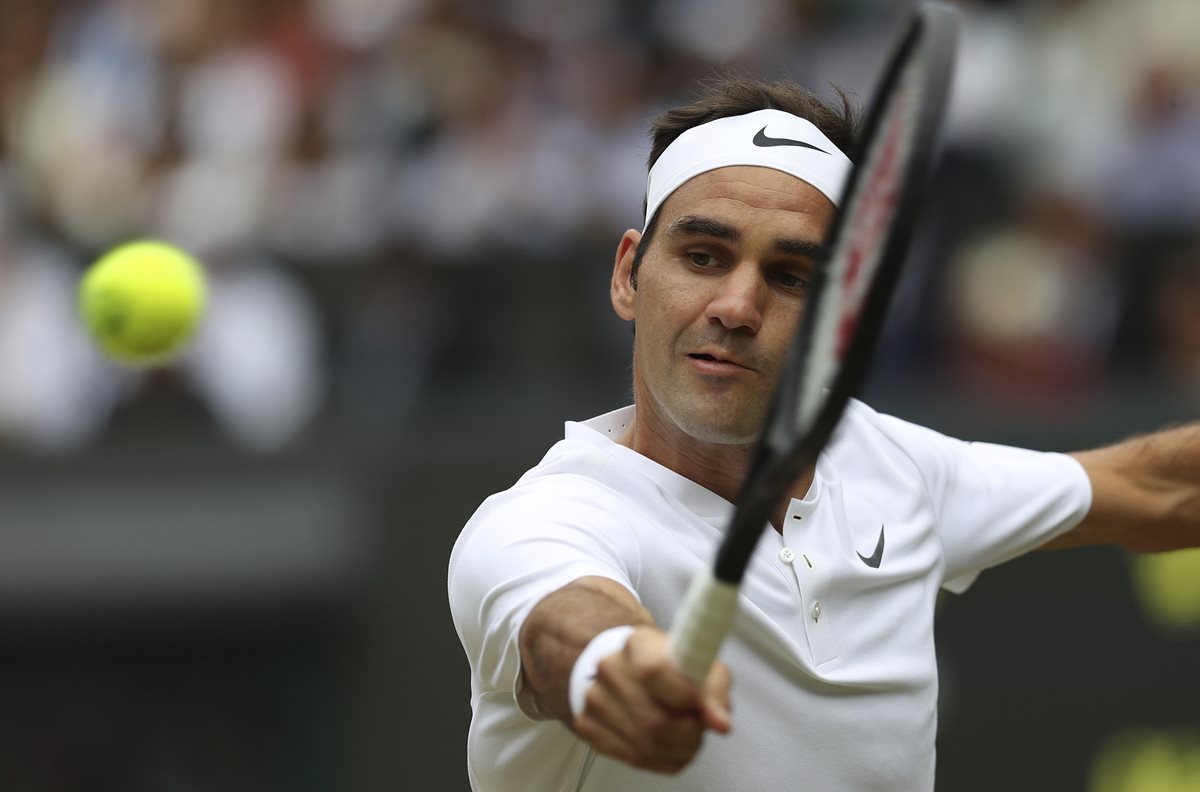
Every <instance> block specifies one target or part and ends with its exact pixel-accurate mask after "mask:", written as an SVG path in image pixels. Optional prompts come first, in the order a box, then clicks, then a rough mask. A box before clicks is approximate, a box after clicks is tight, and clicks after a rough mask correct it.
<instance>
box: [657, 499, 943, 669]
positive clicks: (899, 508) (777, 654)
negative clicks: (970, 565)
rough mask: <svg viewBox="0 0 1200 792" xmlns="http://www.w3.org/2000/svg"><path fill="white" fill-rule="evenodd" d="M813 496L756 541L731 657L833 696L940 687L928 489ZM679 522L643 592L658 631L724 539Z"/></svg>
mask: <svg viewBox="0 0 1200 792" xmlns="http://www.w3.org/2000/svg"><path fill="white" fill-rule="evenodd" d="M815 489H816V490H817V491H816V492H814V493H810V496H811V497H810V498H808V499H806V500H803V501H800V500H793V501H792V502H791V503H790V504H789V506H788V509H787V512H786V514H785V517H784V522H783V525H782V526H781V527H782V531H776V530H767V531H766V532H764V534H763V536H762V537H761V539H760V540H759V544H758V546H757V548H756V551H755V555H754V558H753V559H752V561H751V564H750V567H749V568H748V570H747V573H746V577H745V580H744V582H743V585H742V592H741V599H740V604H739V612H738V617H737V620H736V623H735V627H734V632H733V634H732V635H731V636H730V639H729V640H730V642H731V643H733V644H736V648H734V649H732V651H735V652H738V651H741V650H743V649H744V650H749V651H751V652H752V653H754V654H758V655H761V656H764V657H767V658H770V660H771V662H772V663H773V664H775V665H777V666H780V667H790V668H792V669H794V670H795V671H797V672H798V673H800V674H802V675H804V676H805V677H808V678H811V679H814V680H819V681H822V682H825V683H829V684H833V685H838V686H850V687H856V688H857V687H870V688H872V689H891V690H904V689H910V690H911V689H913V688H928V687H931V686H933V685H934V684H935V679H936V668H935V662H934V641H933V609H934V604H935V601H936V596H937V592H938V588H939V586H940V584H941V577H942V574H941V573H942V556H941V545H940V542H939V540H938V538H937V533H936V530H935V528H936V526H935V516H934V514H933V513H932V511H931V509H930V508H929V505H928V503H927V502H926V500H925V498H924V497H923V492H924V491H923V489H922V488H920V487H919V486H916V487H900V488H897V487H896V486H895V482H878V483H874V484H872V483H867V484H863V485H855V486H849V487H847V486H843V485H841V484H839V483H836V482H830V481H828V480H822V482H821V486H820V487H819V488H815ZM675 506H676V507H678V506H679V505H678V504H675ZM672 511H673V512H674V514H675V517H674V518H673V519H672V520H671V523H672V524H671V525H670V526H669V527H668V529H667V530H665V531H662V532H656V533H655V534H654V535H653V536H650V537H647V539H646V545H647V547H646V557H644V559H643V573H642V580H641V581H639V592H640V593H641V595H642V598H643V602H644V603H645V604H646V605H647V607H649V608H650V610H651V611H652V612H653V613H654V615H655V618H656V619H657V620H658V621H659V623H660V624H670V622H671V619H672V617H673V614H674V610H675V608H676V607H677V603H678V599H679V594H680V592H682V591H683V589H684V588H685V587H686V585H687V582H688V581H689V580H690V578H691V575H692V574H694V573H695V572H696V570H698V569H701V568H703V567H705V566H707V565H708V564H710V563H711V559H712V557H713V555H714V553H715V552H716V547H717V545H718V543H719V541H720V537H721V532H722V530H723V524H721V522H719V521H717V520H713V519H711V518H710V519H702V518H700V517H698V516H696V515H694V514H692V513H690V512H688V511H687V509H685V508H675V509H672Z"/></svg>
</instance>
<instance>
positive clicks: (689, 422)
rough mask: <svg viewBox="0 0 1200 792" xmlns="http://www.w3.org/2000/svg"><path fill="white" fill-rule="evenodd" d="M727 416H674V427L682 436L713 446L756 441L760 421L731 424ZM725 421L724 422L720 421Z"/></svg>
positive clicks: (746, 443)
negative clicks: (678, 429) (677, 428)
mask: <svg viewBox="0 0 1200 792" xmlns="http://www.w3.org/2000/svg"><path fill="white" fill-rule="evenodd" d="M728 417H729V416H728V415H727V414H722V415H719V416H708V415H705V416H699V415H689V416H674V418H675V425H676V426H678V427H679V428H680V429H681V430H682V431H683V433H684V434H686V435H687V436H688V437H691V438H693V439H696V440H699V441H700V442H702V443H713V444H714V445H751V444H752V443H754V442H755V441H757V440H758V436H759V434H760V433H761V431H762V421H761V420H758V421H738V422H736V423H731V422H729V421H728ZM722 419H725V420H722Z"/></svg>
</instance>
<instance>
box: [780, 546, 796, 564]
mask: <svg viewBox="0 0 1200 792" xmlns="http://www.w3.org/2000/svg"><path fill="white" fill-rule="evenodd" d="M779 560H780V561H782V562H783V563H785V564H790V563H792V562H793V561H795V560H796V554H795V553H794V552H792V548H790V547H785V548H783V549H782V550H780V551H779Z"/></svg>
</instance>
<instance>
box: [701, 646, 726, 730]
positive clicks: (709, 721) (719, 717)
mask: <svg viewBox="0 0 1200 792" xmlns="http://www.w3.org/2000/svg"><path fill="white" fill-rule="evenodd" d="M732 685H733V677H732V676H731V675H730V673H729V666H727V665H725V664H724V663H722V662H719V661H718V662H716V663H713V667H712V669H710V670H709V672H708V678H707V679H705V680H704V690H703V691H701V695H700V713H701V715H702V717H703V719H704V725H705V726H706V727H707V728H709V729H712V730H713V731H717V732H720V733H722V734H727V733H728V732H729V730H730V728H732V725H731V722H730V714H729V710H730V700H729V690H730V688H731V687H732Z"/></svg>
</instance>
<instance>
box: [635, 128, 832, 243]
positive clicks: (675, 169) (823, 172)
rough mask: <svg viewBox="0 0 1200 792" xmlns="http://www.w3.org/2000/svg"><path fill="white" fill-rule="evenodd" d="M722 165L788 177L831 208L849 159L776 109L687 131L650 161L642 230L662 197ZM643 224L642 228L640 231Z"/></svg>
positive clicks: (814, 131)
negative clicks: (760, 168)
mask: <svg viewBox="0 0 1200 792" xmlns="http://www.w3.org/2000/svg"><path fill="white" fill-rule="evenodd" d="M728 165H761V166H763V167H764V168H774V169H775V170H778V171H783V172H784V173H790V174H791V175H793V176H795V177H796V178H797V179H802V180H804V181H806V182H808V183H809V184H811V185H812V186H813V187H815V188H817V189H818V190H820V191H821V192H822V193H823V194H824V195H825V197H827V198H828V199H829V200H830V201H832V202H833V205H834V206H837V203H838V201H840V200H841V197H842V185H843V184H845V181H846V177H847V176H848V175H849V173H850V167H851V165H850V159H849V158H848V157H847V156H846V155H845V154H843V153H842V152H841V151H840V150H839V149H838V147H837V146H835V145H833V143H831V142H830V140H829V138H827V137H825V135H824V134H823V133H822V132H821V130H819V129H817V128H816V126H814V125H813V124H812V122H810V121H806V120H804V119H803V118H800V117H799V116H794V115H792V114H791V113H785V112H783V111H782V110H756V111H754V112H753V113H747V114H746V115H740V116H730V117H728V118H718V119H716V120H715V121H709V122H708V123H707V124H701V125H700V126H696V127H692V128H691V129H689V130H687V131H686V132H684V133H683V134H681V135H680V136H679V137H677V138H676V139H675V140H674V141H673V142H672V143H671V145H669V146H667V149H666V151H664V152H663V153H662V155H661V156H660V157H659V158H658V161H657V162H655V163H654V167H652V168H651V169H650V176H649V178H648V179H647V182H646V226H649V225H650V219H651V218H652V217H654V213H655V212H656V211H658V207H660V206H662V203H663V201H665V200H667V196H669V195H670V194H671V193H673V192H675V191H676V190H678V189H679V187H680V186H681V185H682V184H683V183H684V182H686V181H687V180H688V179H691V178H693V177H695V176H699V175H700V174H701V173H705V172H707V171H710V170H716V169H717V168H724V167H726V166H728ZM646 226H644V227H643V229H642V230H643V231H645V228H646Z"/></svg>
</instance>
